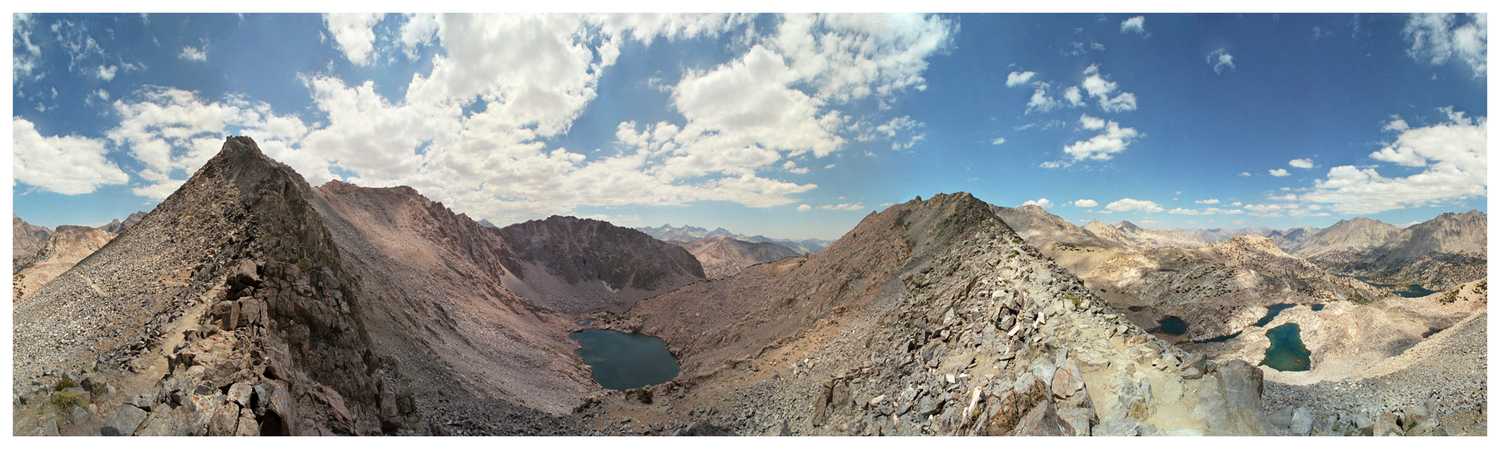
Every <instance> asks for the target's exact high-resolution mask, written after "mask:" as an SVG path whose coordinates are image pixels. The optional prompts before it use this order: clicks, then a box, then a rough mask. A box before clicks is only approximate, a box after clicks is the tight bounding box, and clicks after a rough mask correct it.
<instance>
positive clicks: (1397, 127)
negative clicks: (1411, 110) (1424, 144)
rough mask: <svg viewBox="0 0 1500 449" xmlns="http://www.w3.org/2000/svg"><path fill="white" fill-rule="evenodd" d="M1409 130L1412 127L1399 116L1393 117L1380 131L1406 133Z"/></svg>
mask: <svg viewBox="0 0 1500 449" xmlns="http://www.w3.org/2000/svg"><path fill="white" fill-rule="evenodd" d="M1408 128H1411V125H1408V124H1407V123H1406V119H1403V118H1401V116H1399V115H1391V120H1390V121H1388V122H1385V125H1384V126H1381V127H1380V130H1381V131H1395V132H1401V131H1406V130H1407V129H1408Z"/></svg>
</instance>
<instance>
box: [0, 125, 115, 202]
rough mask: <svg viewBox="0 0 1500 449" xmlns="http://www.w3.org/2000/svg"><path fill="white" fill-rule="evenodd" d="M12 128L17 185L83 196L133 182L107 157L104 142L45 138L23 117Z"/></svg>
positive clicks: (77, 137)
mask: <svg viewBox="0 0 1500 449" xmlns="http://www.w3.org/2000/svg"><path fill="white" fill-rule="evenodd" d="M11 128H12V129H13V131H14V132H15V135H14V139H15V140H14V141H13V142H12V143H13V144H14V145H15V148H14V150H15V154H14V155H13V156H14V158H13V160H14V162H15V176H16V177H15V181H16V182H20V183H22V184H26V185H30V186H33V187H36V188H39V189H42V190H46V191H49V192H55V193H60V194H63V195H82V194H85V193H92V192H93V191H95V190H97V189H99V188H100V187H102V186H108V185H119V184H124V183H126V182H128V181H129V180H130V178H129V176H127V175H126V174H125V172H124V171H123V170H120V167H119V166H118V165H115V163H114V162H110V161H109V159H108V158H106V157H105V155H106V154H107V151H106V150H105V147H104V140H103V139H91V138H87V137H80V136H73V135H68V136H43V135H42V134H41V133H40V132H38V131H37V129H36V125H35V124H33V123H31V121H29V120H26V119H24V118H21V117H15V118H13V119H12V120H11Z"/></svg>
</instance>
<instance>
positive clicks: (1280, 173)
mask: <svg viewBox="0 0 1500 449" xmlns="http://www.w3.org/2000/svg"><path fill="white" fill-rule="evenodd" d="M1266 174H1268V175H1271V176H1275V177H1277V178H1284V177H1287V176H1290V175H1291V173H1290V172H1288V171H1286V169H1285V168H1273V169H1270V170H1266Z"/></svg>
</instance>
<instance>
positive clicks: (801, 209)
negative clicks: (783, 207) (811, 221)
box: [797, 204, 812, 212]
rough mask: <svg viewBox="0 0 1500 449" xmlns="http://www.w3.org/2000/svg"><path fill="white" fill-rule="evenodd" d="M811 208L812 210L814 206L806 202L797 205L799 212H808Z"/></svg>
mask: <svg viewBox="0 0 1500 449" xmlns="http://www.w3.org/2000/svg"><path fill="white" fill-rule="evenodd" d="M810 210H812V206H808V205H806V204H799V205H797V212H807V211H810Z"/></svg>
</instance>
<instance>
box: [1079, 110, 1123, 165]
mask: <svg viewBox="0 0 1500 449" xmlns="http://www.w3.org/2000/svg"><path fill="white" fill-rule="evenodd" d="M1078 123H1079V126H1082V127H1083V129H1086V130H1094V131H1099V133H1098V134H1095V135H1094V136H1093V137H1090V138H1088V139H1085V140H1080V141H1076V142H1073V143H1070V144H1068V145H1066V146H1064V147H1063V153H1065V154H1067V155H1068V156H1069V157H1071V158H1072V160H1073V161H1075V162H1076V161H1084V160H1099V161H1107V160H1110V159H1113V158H1114V157H1115V154H1118V153H1121V152H1123V151H1125V149H1127V148H1130V144H1132V143H1134V142H1135V140H1136V139H1137V138H1139V137H1140V135H1141V134H1140V132H1138V131H1136V130H1135V128H1125V127H1121V126H1120V124H1119V123H1116V122H1115V121H1113V120H1104V119H1100V118H1096V117H1090V116H1089V115H1087V114H1085V115H1083V116H1081V117H1079V120H1078Z"/></svg>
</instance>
